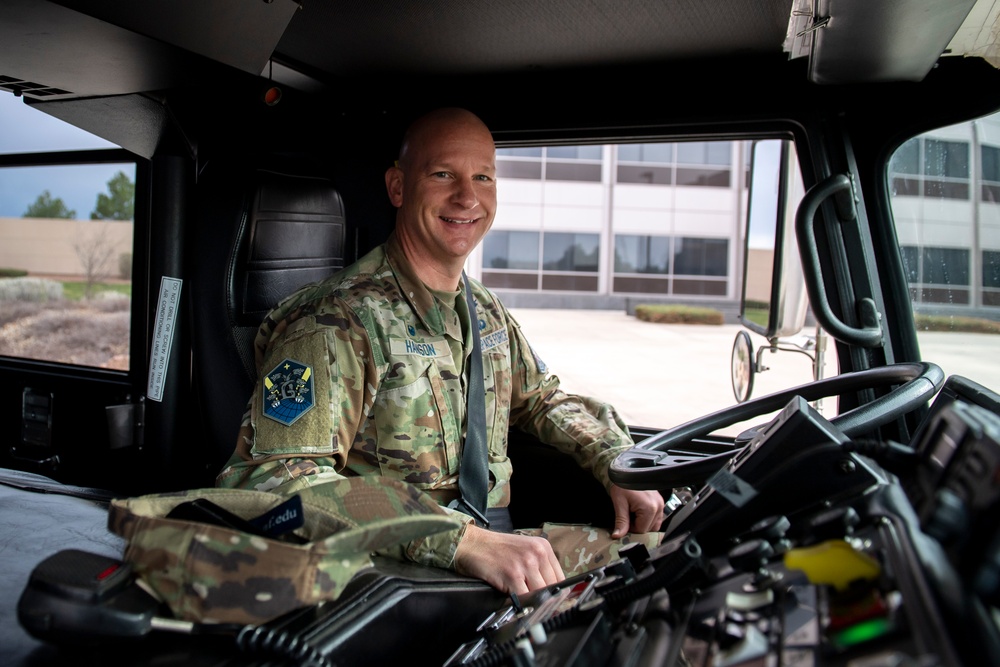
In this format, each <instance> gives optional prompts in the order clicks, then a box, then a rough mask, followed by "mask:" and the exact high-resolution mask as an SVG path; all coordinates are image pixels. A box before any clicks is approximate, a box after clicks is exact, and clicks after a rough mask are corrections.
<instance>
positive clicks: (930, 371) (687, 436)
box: [608, 362, 944, 490]
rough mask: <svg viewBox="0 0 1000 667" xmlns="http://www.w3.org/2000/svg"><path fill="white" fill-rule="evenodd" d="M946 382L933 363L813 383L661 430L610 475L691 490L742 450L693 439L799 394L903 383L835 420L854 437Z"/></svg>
mask: <svg viewBox="0 0 1000 667" xmlns="http://www.w3.org/2000/svg"><path fill="white" fill-rule="evenodd" d="M942 384H944V372H943V371H942V370H941V368H940V367H938V366H937V365H935V364H932V363H929V362H912V363H901V364H893V365H890V366H881V367H879V368H872V369H869V370H864V371H857V372H854V373H844V374H843V375H837V376H834V377H831V378H826V379H824V380H819V381H817V382H810V383H809V384H804V385H800V386H798V387H793V388H791V389H786V390H784V391H780V392H776V393H773V394H768V395H766V396H761V397H760V398H755V399H753V400H751V401H747V402H745V403H739V404H737V405H734V406H732V407H730V408H725V409H723V410H719V411H717V412H713V413H711V414H708V415H705V416H704V417H699V418H698V419H695V420H693V421H689V422H687V423H685V424H681V425H680V426H675V427H674V428H671V429H667V430H665V431H660V432H659V433H657V434H656V435H653V436H650V437H649V438H646V439H645V440H643V441H642V442H640V443H639V444H637V445H636V446H635V447H633V448H631V449H628V450H626V451H624V452H622V453H621V454H619V455H618V457H617V458H616V459H615V460H614V461H613V462H612V463H611V468H610V469H609V471H608V475H609V476H610V478H611V481H612V482H614V483H615V484H617V485H618V486H621V487H623V488H626V489H640V490H641V489H653V490H666V489H671V488H675V487H680V486H690V485H691V484H693V483H695V482H697V481H699V480H704V479H706V478H707V477H708V476H710V475H711V474H713V473H715V472H716V471H717V470H719V469H721V468H722V467H723V466H724V465H725V463H726V461H728V460H729V459H730V458H732V457H733V456H735V455H736V454H737V453H738V452H739V451H740V449H741V448H736V449H731V450H727V451H725V452H721V453H715V454H700V453H698V452H696V451H692V448H691V445H690V443H691V441H692V440H694V439H696V438H702V437H705V436H707V435H708V434H710V433H712V432H714V431H716V430H718V429H720V428H725V427H727V426H732V425H733V424H738V423H740V422H742V421H746V420H749V419H753V418H755V417H760V416H762V415H766V414H768V413H771V412H776V411H778V410H780V409H782V408H784V407H785V406H786V405H787V404H788V402H789V401H791V400H792V399H793V398H794V397H796V396H801V397H802V398H804V399H805V400H807V401H815V400H818V399H820V398H826V397H828V396H838V395H840V394H845V393H850V392H856V391H861V390H863V389H874V388H877V387H886V386H892V385H899V386H898V387H896V388H895V389H893V390H892V391H890V392H889V393H887V394H886V395H885V396H882V397H880V398H877V399H875V400H874V401H872V402H870V403H866V404H865V405H861V406H858V407H857V408H854V409H853V410H850V411H848V412H845V413H844V414H842V415H838V416H837V417H834V418H833V419H831V420H830V422H831V423H832V424H834V425H835V426H837V427H838V428H839V429H840V431H841V432H843V434H844V435H846V436H847V437H854V436H857V435H861V434H864V433H867V432H869V431H872V430H874V429H876V428H878V427H879V426H882V425H884V424H888V423H889V422H891V421H893V420H895V419H898V418H900V417H902V416H903V415H905V414H906V413H908V412H910V411H912V410H915V409H916V408H918V407H920V405H922V404H923V403H925V402H926V401H928V400H929V399H930V398H932V397H933V396H934V394H936V393H937V391H938V389H940V388H941V385H942ZM744 445H745V443H744Z"/></svg>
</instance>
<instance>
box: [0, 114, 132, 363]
mask: <svg viewBox="0 0 1000 667" xmlns="http://www.w3.org/2000/svg"><path fill="white" fill-rule="evenodd" d="M0 116H2V117H3V118H4V119H5V122H4V124H3V126H2V127H0V240H2V242H0V356H6V357H14V358H20V359H29V360H36V361H45V362H56V363H64V364H73V365H79V366H88V367H97V368H105V369H112V370H122V371H124V370H128V368H129V324H130V312H131V279H132V239H133V220H134V208H135V182H136V165H135V163H134V162H128V161H123V160H122V152H121V151H118V150H115V148H116V147H114V146H112V145H110V144H108V143H107V142H105V141H103V140H101V139H99V138H97V137H94V136H92V135H89V134H87V133H85V132H82V131H80V130H77V129H76V128H72V127H70V126H68V125H66V124H65V123H63V122H62V121H59V120H56V119H54V118H52V117H49V116H48V115H47V114H44V113H42V112H40V111H37V110H35V109H32V108H30V107H28V106H26V105H24V104H23V102H22V101H21V100H20V99H17V98H14V97H13V96H11V95H6V94H0ZM8 121H9V122H8ZM105 148H106V149H109V150H108V153H107V157H105V156H104V155H103V154H102V153H103V151H100V150H97V151H95V150H93V149H105ZM67 149H72V150H67ZM84 150H86V152H82V151H84Z"/></svg>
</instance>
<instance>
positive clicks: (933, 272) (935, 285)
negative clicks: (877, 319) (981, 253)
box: [900, 246, 986, 305]
mask: <svg viewBox="0 0 1000 667" xmlns="http://www.w3.org/2000/svg"><path fill="white" fill-rule="evenodd" d="M900 253H901V255H902V259H903V271H904V273H905V275H906V280H907V281H908V282H909V283H910V292H911V298H912V299H913V301H914V302H915V303H948V304H953V303H957V304H965V305H968V303H969V300H970V298H971V291H970V289H969V286H970V282H971V281H970V278H969V276H970V270H969V250H968V249H967V248H941V247H933V246H924V247H919V246H902V247H901V248H900ZM983 277H984V280H985V277H986V276H985V272H984V276H983Z"/></svg>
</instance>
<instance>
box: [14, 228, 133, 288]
mask: <svg viewBox="0 0 1000 667" xmlns="http://www.w3.org/2000/svg"><path fill="white" fill-rule="evenodd" d="M131 252H132V222H131V221H118V220H62V219H49V218H0V268H6V269H23V270H25V271H27V272H28V273H29V274H32V275H53V276H82V275H85V274H86V268H85V262H84V258H85V257H87V256H90V257H96V256H103V255H104V254H105V253H106V254H107V255H108V257H109V261H108V262H107V264H106V266H105V268H104V270H102V271H100V272H99V275H101V276H103V277H108V278H120V277H129V276H121V275H120V273H119V264H118V261H119V260H118V258H119V256H120V255H122V254H124V253H129V254H130V253H131Z"/></svg>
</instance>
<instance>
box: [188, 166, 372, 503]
mask: <svg viewBox="0 0 1000 667" xmlns="http://www.w3.org/2000/svg"><path fill="white" fill-rule="evenodd" d="M215 167H216V168H215V169H214V170H211V165H210V166H209V168H207V169H206V171H205V172H203V174H202V175H201V177H200V178H199V184H198V191H199V192H198V212H199V216H200V218H201V220H200V222H199V225H198V232H197V234H198V235H199V237H200V238H198V240H197V243H198V244H199V247H200V248H201V249H202V251H201V252H200V256H201V257H203V259H202V261H201V262H200V263H199V266H198V267H194V268H193V271H194V278H195V280H194V281H193V282H194V284H195V285H197V286H198V287H197V288H196V289H195V290H194V292H193V294H192V304H193V311H194V312H193V318H192V322H193V323H194V324H193V327H192V336H193V340H192V349H193V354H192V357H193V359H192V362H193V367H192V382H193V384H194V392H195V404H196V405H197V406H198V408H199V409H200V410H201V411H202V414H201V420H200V423H201V424H202V425H203V432H202V435H203V436H204V437H205V438H206V439H207V441H208V442H209V443H211V445H210V451H209V452H204V453H203V460H204V466H205V469H204V470H202V471H201V472H200V473H199V476H200V477H201V479H198V480H194V482H193V483H194V485H196V486H211V485H212V484H213V483H214V478H215V475H216V474H217V473H218V471H219V470H220V468H221V467H222V465H223V464H225V462H226V460H227V459H228V458H229V456H230V455H231V454H232V451H233V446H234V445H235V442H236V437H237V432H238V430H239V426H240V422H241V421H242V416H243V413H244V411H245V408H246V402H247V399H248V398H249V396H250V392H251V391H252V390H253V385H254V383H255V382H256V379H257V368H256V362H255V359H254V349H253V343H254V338H255V336H256V334H257V329H258V327H259V325H260V323H261V320H263V318H264V316H265V315H266V314H267V313H268V312H269V311H270V310H271V308H272V307H273V306H274V305H275V304H277V302H278V301H280V300H281V299H282V298H284V297H285V296H288V295H289V294H290V293H291V292H293V291H294V290H295V289H297V288H298V287H300V286H302V285H304V284H306V283H310V282H314V281H318V280H322V279H323V278H326V277H327V276H330V275H332V274H333V273H335V272H337V271H338V270H340V269H341V268H343V267H344V266H345V265H346V264H347V263H349V261H351V260H352V259H353V258H352V257H349V256H348V251H347V247H348V243H347V238H348V228H347V218H346V215H345V211H344V203H343V199H342V198H341V195H340V193H339V191H338V190H337V188H336V187H335V186H334V184H333V182H332V180H330V179H329V178H327V177H325V176H324V175H322V174H318V173H303V172H297V171H292V170H278V169H271V168H254V169H247V168H243V169H240V168H238V167H235V166H234V165H231V164H229V165H215ZM210 170H211V173H209V172H210ZM206 256H207V258H206ZM206 453H207V454H209V456H207V457H206V456H204V454H206Z"/></svg>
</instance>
